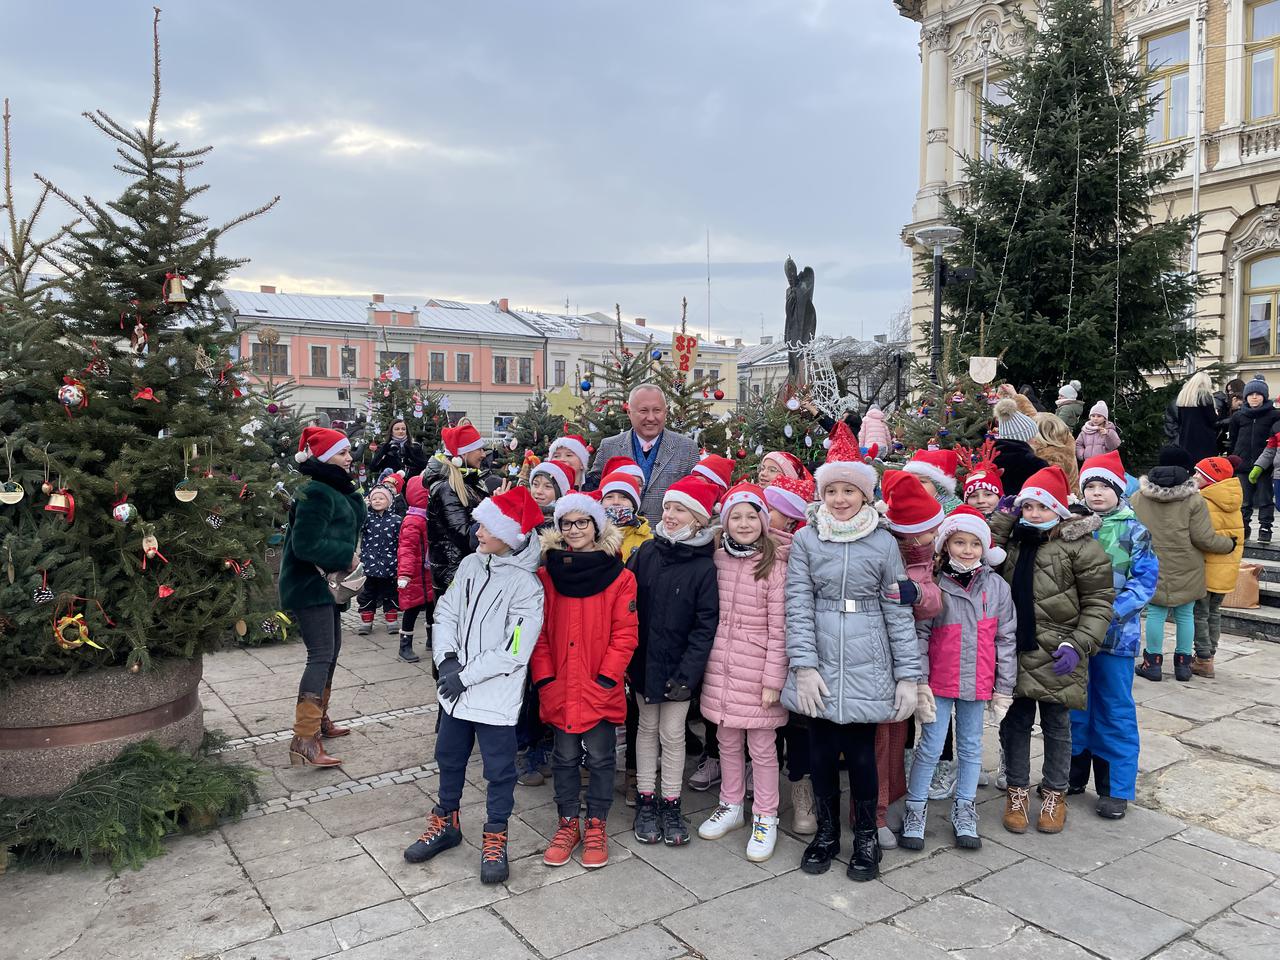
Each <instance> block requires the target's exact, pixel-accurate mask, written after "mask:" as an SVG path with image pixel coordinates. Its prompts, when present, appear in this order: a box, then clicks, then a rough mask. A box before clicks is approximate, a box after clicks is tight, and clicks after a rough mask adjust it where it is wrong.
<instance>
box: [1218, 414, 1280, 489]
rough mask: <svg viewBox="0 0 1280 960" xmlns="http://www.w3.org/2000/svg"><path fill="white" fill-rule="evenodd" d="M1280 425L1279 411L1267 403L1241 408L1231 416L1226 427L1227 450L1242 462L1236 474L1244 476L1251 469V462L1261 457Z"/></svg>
mask: <svg viewBox="0 0 1280 960" xmlns="http://www.w3.org/2000/svg"><path fill="white" fill-rule="evenodd" d="M1278 423H1280V410H1277V409H1276V408H1275V407H1273V406H1272V405H1271V404H1270V403H1269V402H1268V403H1264V404H1263V405H1262V406H1260V407H1248V406H1245V407H1241V408H1240V409H1239V410H1237V411H1236V412H1235V413H1233V414H1232V415H1231V420H1230V421H1229V426H1228V427H1227V449H1228V450H1230V451H1231V452H1232V453H1234V454H1235V455H1236V456H1237V457H1239V458H1240V460H1241V461H1242V464H1241V467H1240V469H1239V470H1238V471H1237V473H1241V474H1245V473H1248V472H1249V470H1250V469H1251V468H1252V467H1253V461H1255V460H1257V459H1258V457H1259V456H1261V455H1262V450H1263V448H1264V447H1265V446H1266V445H1267V440H1268V438H1270V436H1271V434H1273V433H1275V432H1276V425H1277V424H1278Z"/></svg>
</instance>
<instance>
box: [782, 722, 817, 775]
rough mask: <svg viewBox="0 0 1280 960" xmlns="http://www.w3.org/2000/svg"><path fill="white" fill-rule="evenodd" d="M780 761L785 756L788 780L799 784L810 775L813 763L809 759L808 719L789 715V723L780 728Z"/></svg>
mask: <svg viewBox="0 0 1280 960" xmlns="http://www.w3.org/2000/svg"><path fill="white" fill-rule="evenodd" d="M777 745H778V761H779V764H781V762H782V760H783V756H784V748H785V757H786V762H787V779H788V780H789V781H790V782H792V783H799V782H800V781H801V780H803V779H804V778H805V777H807V776H808V775H809V772H810V770H811V769H812V766H813V765H812V763H811V762H810V759H809V725H808V718H807V717H804V716H802V715H800V714H795V713H790V714H787V722H786V723H785V724H783V725H782V726H781V727H779V728H778V735H777Z"/></svg>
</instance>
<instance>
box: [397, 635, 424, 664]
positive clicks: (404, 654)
mask: <svg viewBox="0 0 1280 960" xmlns="http://www.w3.org/2000/svg"><path fill="white" fill-rule="evenodd" d="M400 659H401V660H403V661H404V662H405V663H417V662H418V661H419V660H421V659H422V658H421V657H419V656H418V655H417V654H416V653H414V652H413V634H412V633H405V632H404V631H403V630H402V631H401V632H400Z"/></svg>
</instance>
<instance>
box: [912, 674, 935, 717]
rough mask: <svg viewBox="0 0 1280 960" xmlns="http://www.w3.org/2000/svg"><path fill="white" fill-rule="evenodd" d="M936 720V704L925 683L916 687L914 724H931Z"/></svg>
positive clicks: (931, 692)
mask: <svg viewBox="0 0 1280 960" xmlns="http://www.w3.org/2000/svg"><path fill="white" fill-rule="evenodd" d="M937 719H938V704H937V702H936V701H935V700H934V699H933V690H932V689H931V688H930V687H929V685H928V684H927V683H921V684H918V685H917V686H916V723H920V724H924V723H933V721H935V720H937Z"/></svg>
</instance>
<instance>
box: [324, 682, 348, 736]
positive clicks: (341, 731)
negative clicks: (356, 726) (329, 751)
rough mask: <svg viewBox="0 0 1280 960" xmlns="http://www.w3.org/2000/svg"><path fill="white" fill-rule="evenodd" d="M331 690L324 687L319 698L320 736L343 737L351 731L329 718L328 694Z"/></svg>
mask: <svg viewBox="0 0 1280 960" xmlns="http://www.w3.org/2000/svg"><path fill="white" fill-rule="evenodd" d="M331 692H332V691H331V689H330V688H329V687H325V688H324V696H323V697H321V698H320V710H321V716H320V736H322V737H324V738H326V739H330V740H331V739H333V738H334V737H345V736H347V735H348V734H349V733H351V731H350V730H348V729H347V728H346V727H339V726H337V725H336V724H335V723H334V722H333V721H332V720H330V719H329V694H330V693H331Z"/></svg>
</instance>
